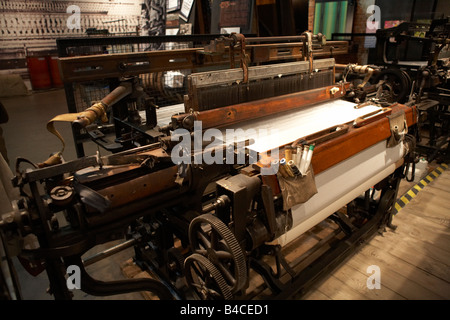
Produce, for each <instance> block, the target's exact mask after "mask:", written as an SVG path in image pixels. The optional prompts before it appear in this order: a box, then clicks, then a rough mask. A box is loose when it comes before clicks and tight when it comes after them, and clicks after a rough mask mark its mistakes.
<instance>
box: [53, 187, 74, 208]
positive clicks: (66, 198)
mask: <svg viewBox="0 0 450 320" xmlns="http://www.w3.org/2000/svg"><path fill="white" fill-rule="evenodd" d="M73 191H74V190H73V188H72V187H70V186H56V187H54V188H53V189H52V190H51V191H50V198H51V199H52V201H53V203H54V204H56V205H58V206H64V205H67V204H68V203H70V202H71V201H72V199H73V194H74V192H73Z"/></svg>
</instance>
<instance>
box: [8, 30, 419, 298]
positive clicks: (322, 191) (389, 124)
mask: <svg viewBox="0 0 450 320" xmlns="http://www.w3.org/2000/svg"><path fill="white" fill-rule="evenodd" d="M315 40H317V37H316V36H312V35H311V34H308V33H307V34H305V35H303V36H302V41H303V42H302V46H303V47H304V50H305V51H304V52H306V55H303V57H304V59H303V60H304V61H294V62H286V63H282V64H270V65H267V64H266V65H259V66H246V65H245V50H244V49H248V46H245V38H243V37H241V36H233V37H232V38H231V39H219V40H218V41H217V42H215V43H212V45H211V46H210V47H209V49H208V50H209V52H210V53H211V54H222V53H223V52H227V50H230V49H229V46H230V45H232V46H234V49H233V50H238V51H240V52H241V53H242V55H241V56H240V57H239V59H240V61H241V66H240V67H235V68H232V69H228V70H219V71H209V72H205V73H198V74H192V75H191V76H190V77H189V80H188V81H189V84H190V87H189V93H188V95H187V96H186V97H185V104H184V107H183V109H182V110H181V111H180V112H178V113H176V114H173V115H172V116H171V117H169V118H168V121H167V123H166V125H163V126H155V125H154V123H155V121H156V120H157V119H154V116H155V112H153V113H151V112H148V114H149V115H150V116H149V117H148V118H147V121H148V120H149V119H154V120H155V121H153V125H152V126H151V128H144V129H143V127H142V126H138V125H133V126H128V129H129V130H130V132H132V131H133V130H135V131H136V132H139V133H140V134H141V137H142V136H143V135H146V137H147V138H149V140H150V138H151V139H153V141H147V142H145V143H142V145H141V146H138V147H136V145H135V144H134V145H133V144H131V145H128V147H125V148H123V149H122V150H121V151H118V150H115V151H116V152H114V153H113V154H109V155H105V156H100V155H94V156H87V157H82V158H79V159H76V160H73V161H69V162H62V163H57V162H58V160H59V159H58V156H59V154H57V155H56V156H55V158H54V159H52V161H49V162H44V163H43V164H41V165H40V166H39V165H34V164H31V165H32V166H34V167H33V168H31V169H24V168H23V167H24V164H26V163H27V161H26V160H25V159H18V162H17V172H16V174H15V175H12V173H10V172H8V170H5V173H4V174H2V182H3V185H5V186H6V187H5V189H6V190H7V191H8V195H9V200H10V203H11V204H12V205H11V207H10V210H8V212H6V213H5V214H3V215H2V216H1V219H0V231H1V234H2V240H3V245H4V247H5V249H6V252H7V255H8V257H12V256H18V257H20V259H21V261H22V262H23V264H24V265H26V266H27V269H28V270H30V271H31V272H35V273H38V272H40V271H43V270H44V269H45V270H46V272H47V275H48V278H49V281H50V293H51V294H53V296H54V297H55V298H56V299H70V298H71V292H70V290H69V289H68V286H67V279H66V276H67V268H68V267H70V266H76V267H78V268H79V270H80V274H81V277H80V281H81V282H80V287H81V290H83V291H84V292H86V293H89V294H92V295H100V296H103V295H113V294H118V293H126V292H134V291H150V292H153V293H154V294H155V295H156V296H158V297H159V298H160V299H192V298H194V299H198V298H200V299H253V298H256V297H263V298H264V297H266V298H268V297H270V298H274V299H285V298H288V297H292V296H293V295H295V294H302V293H304V292H305V291H306V290H307V289H308V288H309V287H310V285H311V284H312V283H313V281H315V280H317V279H318V278H319V277H320V276H322V275H324V274H327V273H328V272H329V270H331V269H332V268H334V267H335V266H336V265H338V264H339V263H340V262H342V261H343V260H344V259H345V257H347V256H348V255H349V254H351V252H352V251H353V249H354V248H355V247H356V246H357V245H358V244H360V243H361V242H362V241H363V240H365V239H366V238H368V237H370V236H371V235H372V234H374V233H375V232H376V231H378V230H383V229H384V227H385V226H390V227H392V224H391V218H392V215H391V209H392V206H393V204H394V202H395V200H396V197H397V191H398V185H399V182H400V179H401V178H402V177H404V167H405V158H406V157H407V155H408V154H409V153H410V152H412V145H411V144H410V143H409V142H408V140H407V139H405V132H406V131H407V129H408V127H410V126H413V125H414V124H415V123H416V108H415V107H414V106H411V107H410V106H405V105H401V104H390V105H389V106H388V107H386V106H383V108H380V109H376V110H375V111H372V109H371V111H370V112H369V110H368V111H367V112H364V110H365V108H378V107H379V106H376V105H371V106H364V105H361V104H354V103H352V102H348V101H344V100H343V98H345V97H346V96H348V94H349V93H350V92H351V91H352V89H353V88H354V87H353V85H352V84H351V83H347V82H341V83H334V60H333V59H313V55H312V44H313V41H315ZM261 41H262V40H261ZM244 46H245V47H244ZM308 46H309V49H308ZM265 48H267V46H266V47H265ZM224 50H225V51H224ZM132 56H133V57H135V55H132ZM131 58H132V57H130V56H127V55H125V56H123V60H120V59H119V60H117V61H115V63H114V65H116V66H125V67H124V68H125V69H124V70H125V71H126V70H127V65H128V64H127V63H128V62H129V61H130V59H131ZM141 58H142V57H141ZM84 59H85V60H84V61H87V60H88V59H89V57H86V58H84ZM93 59H94V60H93V61H95V62H96V63H100V62H101V61H102V57H100V56H98V57H97V56H96V57H94V58H93ZM108 59H109V60H108V61H111V60H110V57H108ZM116 59H118V58H117V57H116ZM133 59H134V58H133ZM239 59H238V60H239ZM124 61H127V62H126V63H125V62H124ZM136 61H137V60H136ZM139 61H140V60H139ZM68 63H70V61H69V62H68ZM76 63H79V64H83V59H81V60H77V62H76ZM90 65H92V64H90ZM108 65H109V66H112V62H108V64H105V66H108ZM107 68H108V67H105V68H102V69H101V72H107V71H108V69H107ZM130 68H131V69H133V68H141V65H140V64H139V63H133V65H132V66H130ZM124 70H121V71H120V72H124ZM86 72H88V71H86ZM80 74H82V73H80ZM214 88H215V89H217V90H213V89H214ZM226 90H228V92H233V94H232V95H231V94H230V97H228V98H227V99H225V98H224V97H225V93H224V92H226ZM268 90H271V91H270V93H268V92H267V91H268ZM214 93H217V97H218V99H215V100H214V99H213V98H212V96H213V95H214ZM261 93H262V94H263V96H262V98H261V95H260V94H261ZM141 98H143V95H142V94H141V92H140V89H139V83H138V82H136V79H131V80H127V79H122V81H121V83H120V84H119V86H117V88H116V90H114V91H113V92H111V93H110V94H109V95H107V96H106V97H105V98H104V99H103V100H101V101H100V102H98V103H97V104H96V105H94V106H92V107H91V108H90V110H86V111H84V112H82V113H80V114H77V115H76V117H75V118H71V119H72V120H65V121H72V122H73V124H74V126H77V130H85V129H86V128H89V126H90V125H92V124H95V121H96V119H101V118H102V117H103V116H104V115H105V114H107V113H108V112H109V111H110V109H111V108H112V107H113V105H114V103H116V102H123V101H126V102H128V104H133V103H134V102H136V101H137V99H141ZM144 100H145V97H144ZM224 100H225V101H224ZM144 104H145V102H144ZM333 105H334V107H333V108H331V109H334V110H336V109H339V111H338V114H342V113H348V114H349V117H350V118H346V120H342V121H343V122H344V123H339V125H334V126H332V127H326V128H323V130H316V129H311V130H312V131H311V130H310V131H309V133H308V134H305V133H301V132H302V131H300V129H301V128H302V127H305V126H306V124H305V122H302V123H303V124H301V123H298V122H297V123H298V127H297V126H295V127H294V128H297V129H298V130H299V131H296V132H294V134H292V133H291V135H292V136H288V133H283V134H282V135H281V138H280V139H279V140H277V139H275V142H272V143H275V144H272V145H270V143H269V141H273V139H272V138H273V135H269V136H268V137H267V140H263V141H266V142H267V145H265V146H263V147H261V148H262V149H261V148H260V149H258V150H256V148H253V149H252V145H253V146H254V144H253V143H254V142H255V141H253V138H251V137H245V138H244V139H236V140H233V141H232V142H229V141H216V142H217V143H216V144H212V143H211V140H209V141H206V143H204V142H205V141H200V142H199V141H198V140H196V139H197V138H198V134H200V135H202V134H203V133H205V132H206V131H207V129H217V130H218V131H220V130H225V131H226V130H230V128H236V126H237V127H239V126H245V125H251V126H253V127H256V128H258V127H259V128H262V126H263V123H264V121H267V120H268V119H270V121H269V122H266V123H271V125H272V126H274V127H278V128H280V129H281V128H282V127H289V126H288V125H287V124H286V123H287V122H286V121H289V120H290V119H294V118H295V117H300V118H299V119H305V118H304V117H306V116H305V115H303V112H310V114H311V116H316V119H317V120H315V121H316V124H315V125H312V126H311V127H314V128H316V127H318V125H319V124H322V120H324V119H325V118H326V117H325V116H324V114H329V113H330V111H329V110H331V109H326V108H327V106H333ZM129 110H132V108H131V109H129ZM344 110H347V111H344ZM355 112H360V113H361V114H362V115H363V116H358V117H356V118H355V117H353V114H354V113H355ZM286 114H288V115H289V116H288V117H286V118H283V117H285V116H286ZM358 114H359V113H358ZM373 115H375V116H373ZM69 118H70V117H69ZM331 118H333V116H331ZM60 119H61V118H59V120H60ZM66 119H68V118H66ZM129 119H131V118H129ZM55 121H58V119H57V120H55ZM255 121H256V122H255ZM260 121H263V122H260ZM338 121H341V120H338ZM128 122H130V121H128ZM199 122H201V124H202V126H203V127H202V129H201V130H200V131H198V130H197V128H196V123H199ZM50 123H52V122H50ZM233 126H234V127H233ZM325 126H327V124H325ZM51 127H52V126H51V125H50V128H51ZM89 130H90V131H92V130H91V129H89ZM218 131H214V132H216V133H217V132H218ZM180 132H181V135H182V136H183V142H186V145H187V146H188V147H185V148H183V147H182V148H180V144H179V143H180V139H179V138H180V136H179V135H180ZM222 132H224V131H222ZM294 137H295V138H294ZM184 139H186V140H184ZM283 139H284V140H283ZM256 142H258V141H256ZM305 145H310V146H315V148H314V155H313V157H312V159H310V160H311V166H310V167H307V168H311V169H310V170H308V171H307V172H306V173H305V175H304V176H303V175H301V176H300V175H299V174H298V173H296V174H293V175H291V173H292V172H294V173H295V170H294V169H295V165H294V166H292V163H291V162H290V161H288V160H290V159H291V158H292V157H293V154H294V155H295V154H297V155H298V157H300V153H298V152H300V151H301V149H302V148H303V147H304V146H305ZM130 146H131V147H130ZM183 146H185V145H184V144H183ZM264 147H265V148H266V149H264ZM311 150H312V149H311ZM275 151H277V152H275ZM180 154H181V155H183V156H186V155H187V156H186V157H184V158H182V159H184V160H185V161H178V162H177V161H174V159H180V158H179V157H177V156H180ZM217 155H221V156H217ZM208 157H209V158H208ZM298 157H296V156H294V158H296V159H297V160H298ZM211 158H213V159H215V161H209V160H208V159H211ZM225 160H226V161H225ZM285 161H287V162H288V163H290V164H289V166H290V167H289V168H287V167H286V163H285ZM291 170H294V171H291ZM345 170H348V172H347V173H346V172H345ZM352 170H357V171H352ZM357 172H359V173H357ZM361 172H363V173H361ZM9 178H13V179H12V181H13V186H11V185H9V184H8V181H9ZM291 182H294V183H299V184H295V185H294V187H293V189H292V188H290V191H289V190H288V189H289V187H288V186H287V185H288V184H289V183H291ZM344 182H345V183H344ZM333 183H335V184H333ZM344 185H345V186H344ZM372 186H374V188H372ZM378 191H379V192H378ZM287 195H289V196H288V197H287ZM291 196H292V198H290V197H291ZM293 198H294V199H295V203H292V199H293ZM297 198H300V199H297ZM319 223H325V224H327V225H328V226H329V230H330V231H329V233H328V234H327V235H326V236H325V237H324V238H322V239H321V240H320V241H318V242H317V243H316V244H315V245H314V246H312V247H310V248H307V249H305V250H304V252H303V253H302V254H300V255H299V256H295V257H292V256H289V255H288V254H287V252H289V250H291V249H292V248H293V247H294V248H295V247H300V244H299V243H301V241H302V239H303V238H302V237H303V236H304V234H305V231H306V230H309V229H311V228H312V227H314V226H315V225H317V224H319ZM117 239H123V243H122V244H120V245H118V246H117V247H114V248H112V249H111V250H109V251H108V254H106V253H105V254H104V256H107V255H109V254H111V253H114V252H117V251H119V250H121V249H124V248H129V247H134V252H135V256H134V261H135V262H136V264H137V265H139V266H140V267H141V268H142V269H144V270H148V271H149V273H150V274H152V275H153V277H152V278H151V279H129V280H117V281H112V282H103V281H98V280H96V279H93V278H92V277H91V276H90V275H89V274H88V272H87V271H86V269H85V267H86V265H87V264H90V263H93V262H94V261H95V260H96V258H93V259H88V260H82V258H81V256H82V255H83V254H84V253H85V252H86V251H88V250H89V249H91V248H93V247H94V246H96V245H99V244H104V243H108V242H110V241H111V240H117ZM24 242H25V243H27V245H26V246H25V245H24ZM291 251H292V250H291ZM256 279H260V281H259V282H258V280H256ZM13 282H14V281H13ZM9 288H10V291H15V294H16V297H19V298H20V292H18V291H17V290H14V287H13V286H9ZM10 297H11V295H10Z"/></svg>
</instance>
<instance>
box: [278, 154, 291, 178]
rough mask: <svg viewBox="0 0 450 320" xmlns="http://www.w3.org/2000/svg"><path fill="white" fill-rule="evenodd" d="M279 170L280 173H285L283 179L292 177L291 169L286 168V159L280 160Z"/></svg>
mask: <svg viewBox="0 0 450 320" xmlns="http://www.w3.org/2000/svg"><path fill="white" fill-rule="evenodd" d="M280 170H282V171H281V172H285V173H286V175H287V176H286V177H285V178H288V177H291V178H293V177H294V173H293V172H292V170H291V167H290V166H288V164H287V161H286V158H283V159H281V160H280Z"/></svg>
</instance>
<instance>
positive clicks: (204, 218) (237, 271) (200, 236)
mask: <svg viewBox="0 0 450 320" xmlns="http://www.w3.org/2000/svg"><path fill="white" fill-rule="evenodd" d="M189 242H190V244H191V248H192V251H193V252H194V253H197V254H200V255H202V256H204V257H206V258H208V259H209V260H210V261H211V262H212V263H213V264H214V266H215V267H216V268H217V269H218V270H219V271H220V272H221V274H222V276H223V277H224V279H225V281H226V283H227V284H228V286H229V288H230V291H231V292H232V293H236V292H237V291H238V290H240V289H242V288H243V287H244V286H245V285H246V283H247V264H246V261H245V256H244V252H243V251H242V248H241V246H240V245H239V243H238V241H237V239H236V237H235V236H234V234H233V233H232V232H231V230H230V229H229V228H228V227H227V226H226V225H225V224H224V223H223V222H222V220H220V219H219V218H217V217H216V216H213V215H212V214H209V213H207V214H203V215H201V216H198V217H196V218H195V219H193V220H192V221H191V224H190V225H189Z"/></svg>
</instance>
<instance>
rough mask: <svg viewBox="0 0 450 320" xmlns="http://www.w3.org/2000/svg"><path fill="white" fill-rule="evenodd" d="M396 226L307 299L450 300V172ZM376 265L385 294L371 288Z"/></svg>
mask: <svg viewBox="0 0 450 320" xmlns="http://www.w3.org/2000/svg"><path fill="white" fill-rule="evenodd" d="M393 223H394V224H395V225H397V229H396V230H395V231H392V230H390V229H387V230H386V232H384V233H383V234H382V235H379V234H377V235H376V236H374V237H373V238H372V239H371V240H370V241H368V242H367V243H364V244H363V245H361V246H360V248H359V249H358V250H357V251H356V252H355V254H354V255H352V256H351V257H350V258H348V259H347V260H346V261H345V262H344V263H342V265H341V266H340V267H338V268H337V269H335V271H334V272H333V273H332V274H331V275H329V276H327V277H326V278H325V279H323V280H322V281H320V282H318V283H316V284H315V285H314V287H313V289H312V290H310V291H309V292H308V293H307V294H306V295H304V296H303V299H307V300H368V299H377V300H417V299H420V300H438V299H439V300H442V299H446V300H448V299H450V169H447V170H446V171H444V172H443V173H442V174H441V175H440V176H439V177H437V178H436V179H434V180H433V181H432V182H431V183H429V184H428V185H427V186H426V187H425V188H423V189H422V190H421V191H419V193H418V194H417V196H415V197H414V198H413V199H412V200H411V201H410V202H409V203H408V204H407V205H406V206H405V207H404V208H402V209H401V210H400V211H399V212H398V213H397V214H396V215H395V217H394V219H393ZM372 265H375V266H378V267H379V271H380V273H379V275H380V278H379V279H380V283H379V284H380V288H379V289H369V288H368V285H367V280H368V278H369V277H371V276H372V278H374V273H373V271H371V270H369V271H368V270H367V268H368V267H369V266H372ZM369 283H372V281H369Z"/></svg>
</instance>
